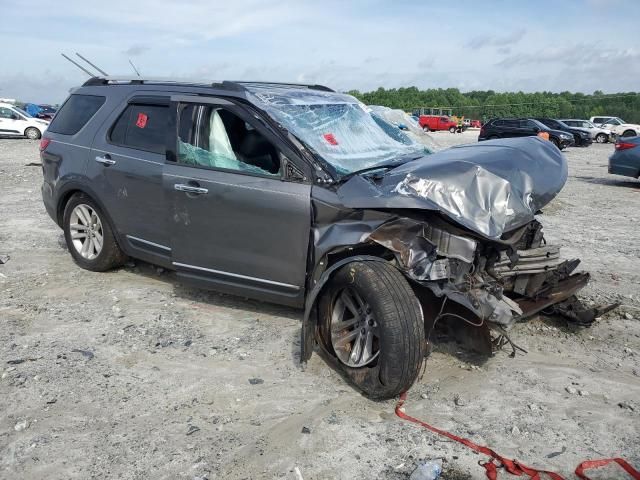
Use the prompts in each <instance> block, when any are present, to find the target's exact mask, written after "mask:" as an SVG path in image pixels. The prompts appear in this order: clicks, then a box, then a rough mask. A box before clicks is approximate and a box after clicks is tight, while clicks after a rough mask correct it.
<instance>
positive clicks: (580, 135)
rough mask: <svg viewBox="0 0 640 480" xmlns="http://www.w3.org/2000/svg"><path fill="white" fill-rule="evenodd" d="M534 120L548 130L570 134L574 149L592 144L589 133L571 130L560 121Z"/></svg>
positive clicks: (548, 119)
mask: <svg viewBox="0 0 640 480" xmlns="http://www.w3.org/2000/svg"><path fill="white" fill-rule="evenodd" d="M535 120H537V121H539V122H540V123H542V124H543V125H545V126H547V127H548V128H552V129H553V130H559V131H562V132H567V133H570V134H571V135H573V140H574V142H575V145H576V147H588V146H589V145H591V144H592V143H593V139H592V138H591V134H590V133H589V132H585V131H584V130H581V129H579V128H571V127H570V126H569V125H567V124H566V123H564V122H561V121H560V120H554V119H553V118H535Z"/></svg>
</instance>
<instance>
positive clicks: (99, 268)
mask: <svg viewBox="0 0 640 480" xmlns="http://www.w3.org/2000/svg"><path fill="white" fill-rule="evenodd" d="M78 205H85V206H88V207H90V209H91V210H93V212H95V215H96V216H97V218H98V219H99V221H100V224H101V234H102V248H101V250H100V252H99V253H98V254H97V255H96V256H95V258H92V259H88V258H85V257H83V256H82V254H81V253H80V252H79V251H78V250H77V247H76V246H75V245H74V241H73V239H72V238H71V237H72V232H71V217H72V213H73V211H74V209H75V208H76V207H77V206H78ZM62 227H63V229H64V238H65V240H66V242H67V247H68V249H69V253H71V256H72V257H73V260H74V261H75V262H76V263H77V264H78V265H79V266H80V267H82V268H84V269H85V270H91V271H92V272H104V271H107V270H111V269H113V268H115V267H119V266H122V265H123V264H124V262H125V261H126V259H127V256H126V255H125V254H124V253H123V252H122V250H120V247H119V246H118V243H117V242H116V239H115V237H114V235H113V230H112V229H111V225H110V223H109V219H108V218H107V216H106V215H105V214H104V212H103V211H102V209H101V208H100V207H99V206H98V205H97V204H96V202H95V201H94V200H93V199H92V198H91V197H89V196H88V195H86V194H84V193H76V194H74V195H73V196H72V197H71V198H70V199H69V201H68V202H67V204H66V205H65V208H64V216H63V223H62ZM84 241H86V239H85V240H84Z"/></svg>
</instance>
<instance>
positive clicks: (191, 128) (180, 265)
mask: <svg viewBox="0 0 640 480" xmlns="http://www.w3.org/2000/svg"><path fill="white" fill-rule="evenodd" d="M174 100H175V102H172V114H173V112H174V111H175V114H176V118H175V120H176V122H175V124H176V129H175V131H176V132H177V135H176V137H177V138H176V145H175V158H174V159H173V160H175V161H167V163H166V165H165V170H164V174H163V183H164V191H165V196H166V199H167V201H166V204H167V216H168V220H167V224H168V225H169V231H170V234H171V248H172V260H173V265H174V266H175V268H176V269H177V270H178V275H179V276H180V277H182V278H183V279H185V280H192V281H193V282H194V283H196V284H200V285H202V286H211V287H213V288H215V289H217V290H222V291H226V292H229V293H234V294H239V295H245V296H250V297H254V298H258V299H262V300H266V301H274V302H277V303H284V304H289V305H294V306H301V305H302V303H303V300H304V287H305V279H306V269H307V252H308V247H309V234H310V228H311V209H310V195H311V185H310V182H309V181H308V178H309V176H308V175H307V176H306V177H305V176H304V175H298V176H296V178H290V176H289V175H288V174H285V169H284V168H283V166H284V164H288V165H292V166H293V167H294V168H295V169H296V170H298V171H301V172H302V171H304V170H305V168H307V167H305V166H304V164H302V163H301V160H300V159H299V158H297V157H296V154H295V153H294V152H293V151H292V150H289V148H288V146H287V144H286V143H284V142H282V140H280V139H279V137H278V136H277V135H276V134H275V133H274V132H272V131H271V130H270V129H269V128H268V127H267V126H265V124H263V123H262V122H261V121H259V120H256V117H255V115H252V114H249V113H248V112H247V111H246V109H245V108H246V107H240V106H238V105H235V104H233V103H231V102H229V101H226V100H224V99H207V100H203V99H202V98H200V99H195V100H190V99H188V98H179V99H178V98H175V99H174ZM194 102H197V103H194ZM174 106H175V108H173V107H174ZM286 170H287V171H289V170H290V169H289V168H287V169H286ZM303 177H304V178H303Z"/></svg>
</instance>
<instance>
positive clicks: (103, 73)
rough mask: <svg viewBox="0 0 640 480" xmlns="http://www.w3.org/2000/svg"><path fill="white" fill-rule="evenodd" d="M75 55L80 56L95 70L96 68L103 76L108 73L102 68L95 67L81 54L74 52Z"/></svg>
mask: <svg viewBox="0 0 640 480" xmlns="http://www.w3.org/2000/svg"><path fill="white" fill-rule="evenodd" d="M76 55H77V56H78V57H80V58H81V59H82V60H84V61H85V62H87V63H88V64H89V65H91V66H92V67H93V68H95V69H96V70H98V71H99V72H100V73H101V74H102V75H104V76H105V77H107V76H109V74H108V73H107V72H105V71H104V70H102V69H100V68H98V67H96V66H95V65H94V64H93V63H91V62H90V61H89V60H87V59H86V58H84V57H83V56H82V55H80V54H79V53H78V52H76Z"/></svg>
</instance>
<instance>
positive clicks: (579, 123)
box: [560, 118, 613, 143]
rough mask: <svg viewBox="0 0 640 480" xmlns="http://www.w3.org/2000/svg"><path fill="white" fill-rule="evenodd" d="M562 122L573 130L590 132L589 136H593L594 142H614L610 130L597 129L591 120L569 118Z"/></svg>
mask: <svg viewBox="0 0 640 480" xmlns="http://www.w3.org/2000/svg"><path fill="white" fill-rule="evenodd" d="M560 121H561V122H562V123H566V124H567V125H569V126H570V127H571V128H575V129H578V130H582V131H584V132H589V135H591V138H592V139H593V141H594V142H598V143H607V142H609V141H611V140H613V138H612V137H611V130H608V129H606V128H600V127H596V126H595V125H594V124H593V123H591V122H590V121H589V120H580V119H577V118H569V119H563V120H560Z"/></svg>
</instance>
